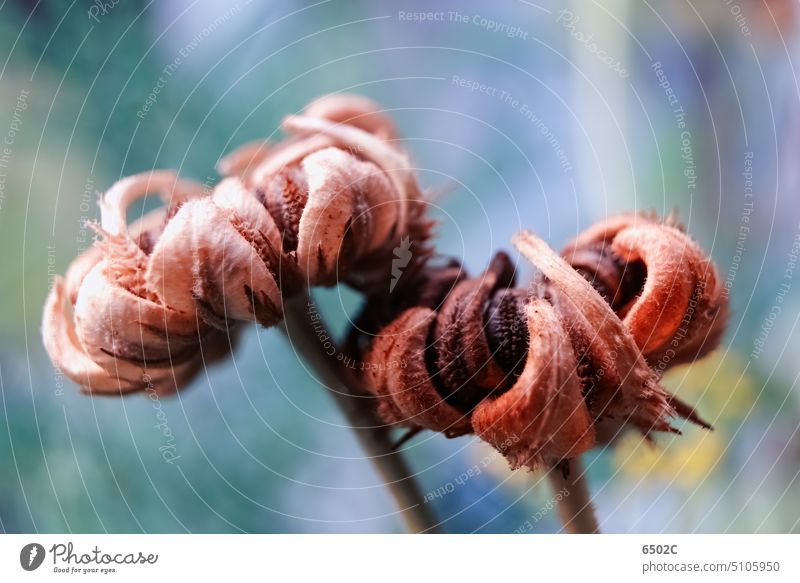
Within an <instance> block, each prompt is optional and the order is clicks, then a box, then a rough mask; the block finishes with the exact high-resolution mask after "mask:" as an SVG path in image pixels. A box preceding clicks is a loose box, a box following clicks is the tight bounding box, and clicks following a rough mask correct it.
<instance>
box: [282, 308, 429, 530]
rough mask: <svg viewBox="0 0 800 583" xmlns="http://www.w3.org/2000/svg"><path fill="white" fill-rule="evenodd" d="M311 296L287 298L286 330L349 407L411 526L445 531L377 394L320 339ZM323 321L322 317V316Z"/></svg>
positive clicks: (351, 419) (350, 416)
mask: <svg viewBox="0 0 800 583" xmlns="http://www.w3.org/2000/svg"><path fill="white" fill-rule="evenodd" d="M308 302H309V297H308V296H307V295H300V296H297V297H294V298H291V299H289V300H287V301H286V303H285V304H284V319H283V322H282V323H281V324H280V326H281V329H282V331H283V333H284V334H285V335H286V337H287V338H288V339H289V341H290V342H291V344H292V346H293V347H294V348H295V349H296V350H297V351H298V353H299V354H301V355H302V356H303V358H304V359H305V360H306V362H307V364H308V365H309V366H310V367H311V369H312V370H313V371H314V373H315V374H316V375H317V379H318V380H319V382H320V383H321V384H322V385H323V386H324V387H325V388H326V389H327V390H328V392H329V393H330V394H331V396H332V397H333V399H334V401H335V402H336V404H337V405H338V406H339V408H340V409H341V411H342V413H344V415H345V417H346V419H347V422H348V423H349V424H350V427H351V428H352V429H353V431H354V432H355V434H356V438H357V439H358V442H359V444H360V445H361V447H362V448H363V449H364V451H365V453H366V454H367V455H368V456H369V458H370V461H372V463H373V464H374V465H375V468H376V469H377V470H378V473H379V474H380V476H381V478H382V480H383V481H384V483H385V484H386V487H387V488H388V489H389V492H390V493H391V494H392V497H393V498H394V500H395V503H396V504H397V507H398V508H399V509H400V514H401V516H402V518H403V521H404V523H405V525H406V528H407V529H408V531H409V532H413V533H437V532H439V527H438V524H439V523H438V521H437V520H436V517H435V516H434V514H433V512H431V509H430V507H429V506H428V505H426V504H425V502H424V498H423V496H422V492H421V490H420V488H419V486H418V484H417V482H416V480H415V479H414V477H413V474H412V472H411V468H410V467H409V466H408V464H407V463H406V461H405V459H404V458H403V456H402V454H401V453H400V452H399V451H396V450H395V449H394V442H395V440H393V438H392V436H391V434H390V432H389V427H388V426H387V425H386V424H385V423H384V422H383V421H381V420H380V419H379V418H378V416H377V414H376V411H375V408H374V400H373V399H372V398H371V396H370V395H369V393H367V392H366V391H365V390H364V389H363V388H362V387H361V386H360V384H359V382H358V379H357V377H356V375H355V374H353V372H352V371H351V370H350V369H348V368H347V367H346V366H343V364H342V361H340V360H338V359H337V358H336V357H335V356H334V357H332V356H330V355H329V354H328V353H327V352H326V351H325V349H324V348H323V345H322V343H321V342H320V341H319V338H318V337H317V335H316V333H315V331H314V328H313V326H312V324H311V322H310V321H309V313H308V305H309V304H308ZM319 325H321V322H319V321H317V326H319ZM322 325H323V326H324V324H322Z"/></svg>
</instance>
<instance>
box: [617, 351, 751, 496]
mask: <svg viewBox="0 0 800 583" xmlns="http://www.w3.org/2000/svg"><path fill="white" fill-rule="evenodd" d="M663 384H664V386H665V387H666V388H667V389H668V390H669V391H670V392H672V393H674V394H676V395H678V396H679V397H680V398H681V399H682V400H683V401H685V402H686V403H688V404H689V405H691V406H693V407H695V408H696V409H697V411H698V413H699V414H700V416H701V417H702V418H703V419H705V420H707V421H709V422H711V424H712V425H714V427H715V431H713V432H711V431H705V430H702V429H700V428H698V427H694V426H692V425H691V424H688V423H675V425H676V426H677V427H679V428H680V429H681V430H682V431H683V432H684V435H655V436H654V437H655V439H656V443H655V444H650V443H648V442H646V441H645V440H644V439H643V438H642V436H641V435H639V434H638V433H633V432H631V433H628V434H626V435H625V436H623V437H622V438H621V439H620V441H619V442H618V443H617V445H616V448H615V450H614V458H613V459H614V465H615V466H616V467H617V468H618V469H619V470H620V473H622V474H623V475H627V476H630V477H633V478H636V479H645V480H650V479H654V480H666V481H668V482H673V481H674V483H675V484H677V485H680V486H683V487H686V488H690V487H694V486H696V485H697V484H699V483H700V482H702V481H703V480H704V479H705V478H706V476H708V475H709V474H710V473H713V472H714V471H715V469H718V467H719V464H721V463H722V457H723V455H724V452H725V448H726V444H727V443H728V441H729V439H728V437H729V436H730V434H731V433H732V431H731V430H732V429H734V428H735V426H736V425H737V424H738V421H739V420H741V418H742V417H744V416H745V415H746V414H747V412H748V411H749V410H750V408H751V407H752V405H753V403H754V395H755V391H754V386H755V384H754V382H753V379H752V378H751V377H750V376H749V375H748V374H747V371H746V370H745V365H744V362H743V361H742V359H741V358H740V357H739V356H738V355H736V354H733V353H731V352H727V353H723V352H721V351H717V352H715V353H713V354H711V355H709V356H708V357H707V358H706V359H704V360H702V361H700V362H697V363H694V364H692V365H690V366H688V367H681V368H678V369H676V370H673V371H670V372H669V373H668V374H667V375H666V376H665V377H664V380H663Z"/></svg>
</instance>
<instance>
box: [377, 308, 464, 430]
mask: <svg viewBox="0 0 800 583" xmlns="http://www.w3.org/2000/svg"><path fill="white" fill-rule="evenodd" d="M434 316H435V312H433V311H432V310H429V309H427V308H413V309H411V310H407V311H406V312H404V313H403V314H402V315H401V316H400V317H399V318H397V319H396V320H395V321H394V322H392V324H390V325H389V326H388V327H387V328H386V329H384V330H383V332H382V333H381V335H380V337H379V338H377V339H376V342H375V343H374V344H373V345H372V347H371V348H370V351H369V352H368V353H367V355H366V357H365V363H366V367H365V368H366V371H367V373H366V374H367V375H368V378H369V383H368V385H367V386H368V387H369V389H370V390H371V391H372V392H373V394H375V395H376V396H377V397H378V409H379V413H380V414H381V415H382V416H383V418H384V419H386V420H387V422H389V423H392V424H395V425H405V426H410V427H415V426H419V427H426V428H430V429H433V430H434V431H440V432H444V433H447V434H448V435H451V436H454V435H461V434H463V433H467V432H469V431H470V425H469V420H468V419H467V418H466V416H465V415H464V414H463V413H461V412H460V411H458V410H457V409H455V408H454V407H452V406H451V405H449V404H448V403H447V402H446V401H445V399H444V398H443V397H442V396H441V395H440V394H439V392H438V390H437V388H436V386H435V384H434V383H433V381H432V379H431V375H430V371H429V370H428V368H427V366H426V364H425V361H426V356H425V353H426V350H427V338H428V331H429V328H430V326H431V324H432V323H433V321H434Z"/></svg>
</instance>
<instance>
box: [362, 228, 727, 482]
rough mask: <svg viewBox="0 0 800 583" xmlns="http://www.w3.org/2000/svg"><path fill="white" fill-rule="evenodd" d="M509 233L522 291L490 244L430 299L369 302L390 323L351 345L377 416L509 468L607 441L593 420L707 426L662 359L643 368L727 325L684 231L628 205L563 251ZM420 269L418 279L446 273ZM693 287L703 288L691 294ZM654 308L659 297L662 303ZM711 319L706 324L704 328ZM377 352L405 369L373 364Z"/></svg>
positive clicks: (644, 426)
mask: <svg viewBox="0 0 800 583" xmlns="http://www.w3.org/2000/svg"><path fill="white" fill-rule="evenodd" d="M515 243H516V245H517V247H518V248H519V250H520V251H521V252H522V254H523V255H524V256H525V257H526V258H527V259H529V260H530V261H531V262H532V263H533V264H534V265H535V266H536V267H537V268H538V269H539V272H540V274H539V276H538V277H537V278H535V279H534V281H533V282H532V284H531V285H530V286H529V287H528V288H527V289H520V288H514V287H513V285H514V281H513V280H514V278H513V267H512V266H511V263H510V260H509V259H508V257H507V256H505V255H504V254H498V256H497V257H496V258H495V259H494V261H493V262H492V264H491V265H490V267H489V269H488V270H487V271H486V272H485V273H484V274H483V275H482V276H480V277H478V278H474V279H469V278H466V277H465V278H460V279H458V280H452V281H453V286H452V290H451V291H449V293H447V294H446V297H445V298H444V299H443V300H442V301H441V303H440V304H439V305H438V306H428V307H426V308H413V307H412V308H409V307H408V306H397V307H395V309H393V310H391V309H389V310H387V308H386V306H385V305H378V306H377V307H375V306H371V305H369V304H368V306H367V308H366V313H367V314H369V313H370V312H373V314H372V315H373V318H372V319H373V320H374V319H376V317H375V313H376V312H378V311H382V314H383V317H384V319H388V320H391V323H390V324H389V325H388V326H386V327H385V328H383V329H382V330H380V331H378V332H377V333H376V334H375V335H374V337H372V338H369V339H368V340H365V338H363V334H362V338H360V339H359V341H358V342H355V343H354V344H361V345H364V344H366V345H367V348H366V349H365V351H364V353H365V356H364V359H365V360H366V361H367V362H370V363H373V364H374V366H373V367H372V371H371V372H370V373H368V374H367V377H366V379H365V381H366V385H367V387H368V388H369V389H370V390H371V392H372V393H373V394H374V395H375V396H376V397H377V399H378V402H379V409H380V412H381V413H382V415H383V418H384V419H385V420H386V421H387V422H388V423H391V424H395V425H400V426H405V427H412V428H427V429H432V430H434V431H442V432H445V433H446V434H448V435H458V434H462V433H468V432H470V431H472V432H474V433H475V434H476V435H478V436H479V437H481V438H482V439H484V440H485V441H487V442H489V443H491V444H492V445H494V446H495V447H496V448H497V449H498V450H499V451H501V452H502V453H503V454H504V455H505V456H506V457H507V458H508V460H509V461H510V463H511V464H512V466H514V467H519V466H528V467H537V466H541V465H553V464H556V463H558V462H560V461H561V460H564V459H569V458H571V457H574V456H576V455H578V454H580V453H582V452H584V451H587V450H588V449H590V448H591V447H593V446H594V445H595V444H596V443H598V442H602V441H606V440H607V436H606V435H605V433H606V431H599V430H598V428H599V427H602V426H603V425H609V423H611V424H613V423H615V422H616V423H619V424H621V425H628V426H632V427H635V428H637V429H638V430H639V431H641V432H642V433H643V434H645V435H648V436H649V435H650V434H651V433H652V432H654V431H676V430H675V429H673V428H672V427H671V426H670V424H669V418H670V417H672V416H680V417H685V418H688V419H690V420H691V421H693V422H696V423H698V424H700V425H703V426H704V427H709V426H708V424H706V423H705V422H703V421H702V420H701V419H700V418H699V417H698V416H697V414H696V413H695V412H694V410H693V409H692V408H691V407H689V406H688V405H686V404H684V403H682V402H680V401H679V400H677V399H676V398H675V397H674V396H673V395H671V394H669V393H668V392H667V391H666V390H665V389H664V388H663V387H662V386H661V385H660V384H659V377H660V375H661V373H663V370H658V369H657V368H654V366H652V365H653V364H654V362H655V361H653V360H652V357H653V356H656V355H659V354H664V350H665V347H666V346H672V347H673V348H672V350H674V352H675V355H680V358H675V359H674V360H672V361H669V362H667V363H666V364H665V368H668V367H669V366H672V365H674V364H677V363H678V362H679V361H683V360H685V359H686V358H690V357H691V358H696V357H698V356H700V355H702V354H705V353H706V352H707V351H708V350H710V349H711V348H713V346H714V345H716V343H717V342H718V341H719V337H720V333H721V330H722V329H723V327H724V322H722V321H721V320H722V315H724V314H725V312H726V309H727V300H726V298H725V297H724V296H723V294H721V293H719V291H718V288H717V286H718V284H717V282H718V280H719V278H718V276H717V273H716V270H715V268H714V266H713V264H712V263H711V261H710V260H709V259H708V258H707V257H706V256H705V255H704V254H703V253H702V252H701V251H700V250H699V248H698V247H697V245H696V244H695V243H694V242H693V241H691V239H689V237H688V236H686V234H685V233H683V232H682V231H681V230H680V229H678V228H676V227H674V226H673V225H672V224H665V223H659V222H657V221H656V220H654V219H653V218H652V217H645V216H639V217H636V216H634V215H626V216H623V217H615V218H612V219H609V220H608V221H606V222H604V223H602V224H600V225H598V226H596V227H593V228H592V229H590V230H589V231H587V232H586V233H584V234H582V235H580V236H579V237H578V238H577V239H576V241H575V242H573V243H572V244H571V245H569V246H568V247H567V250H566V252H565V255H564V256H563V257H562V256H559V255H558V254H556V253H555V252H554V251H553V250H552V249H550V247H549V246H548V245H547V244H545V243H544V242H543V241H542V240H540V239H539V238H538V237H536V236H535V235H532V234H530V233H524V234H522V235H520V236H518V237H517V238H516V241H515ZM568 261H571V264H570V263H569V262H568ZM427 271H428V272H429V274H428V275H426V276H421V277H420V278H419V279H418V285H419V286H420V287H422V288H424V287H425V286H428V285H430V282H434V283H436V282H439V281H440V279H441V278H440V277H437V273H443V271H442V270H438V271H437V268H428V270H427ZM676 274H681V276H682V277H683V278H685V279H686V280H687V281H681V282H678V281H675V279H676ZM590 282H591V283H590ZM697 289H703V290H706V291H707V292H708V293H705V294H701V295H700V296H699V297H700V299H699V300H698V301H696V302H695V303H696V305H695V303H693V300H692V294H693V293H696V292H695V290H697ZM417 294H418V297H428V296H430V295H431V294H427V293H426V292H425V291H420V290H418V291H417ZM433 295H435V294H433ZM655 306H662V307H664V306H666V308H665V309H664V310H663V312H664V314H663V315H662V314H661V312H658V313H656V314H654V309H655ZM693 306H694V307H693ZM675 312H679V313H677V314H676V313H675ZM692 313H695V314H697V315H696V316H694V315H692ZM377 319H380V318H377ZM364 320H369V318H368V317H365V318H364ZM680 326H683V327H684V328H685V330H684V331H683V332H682V333H681V334H680V335H679V336H676V334H675V333H676V330H677V329H678V328H679V327H680ZM709 326H711V327H712V328H714V334H713V335H712V336H708V337H705V336H704V335H705V334H706V332H708V329H709ZM717 327H718V328H717ZM373 328H374V329H376V330H377V329H378V327H377V326H373ZM717 330H718V331H717ZM700 337H704V341H702V342H699V341H698V338H700ZM701 346H702V349H701V348H700V347H701ZM423 355H424V358H423V357H422V356H423ZM648 357H649V358H650V359H651V360H650V362H648ZM387 358H391V360H392V361H393V362H397V361H398V360H399V361H401V362H406V363H407V366H408V371H407V372H404V373H403V374H393V373H392V372H390V371H385V370H383V369H382V367H381V363H382V362H387V361H386V360H385V359H387ZM403 359H405V360H403ZM417 393H422V394H423V395H424V397H419V396H418V395H417ZM609 420H611V421H609Z"/></svg>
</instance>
